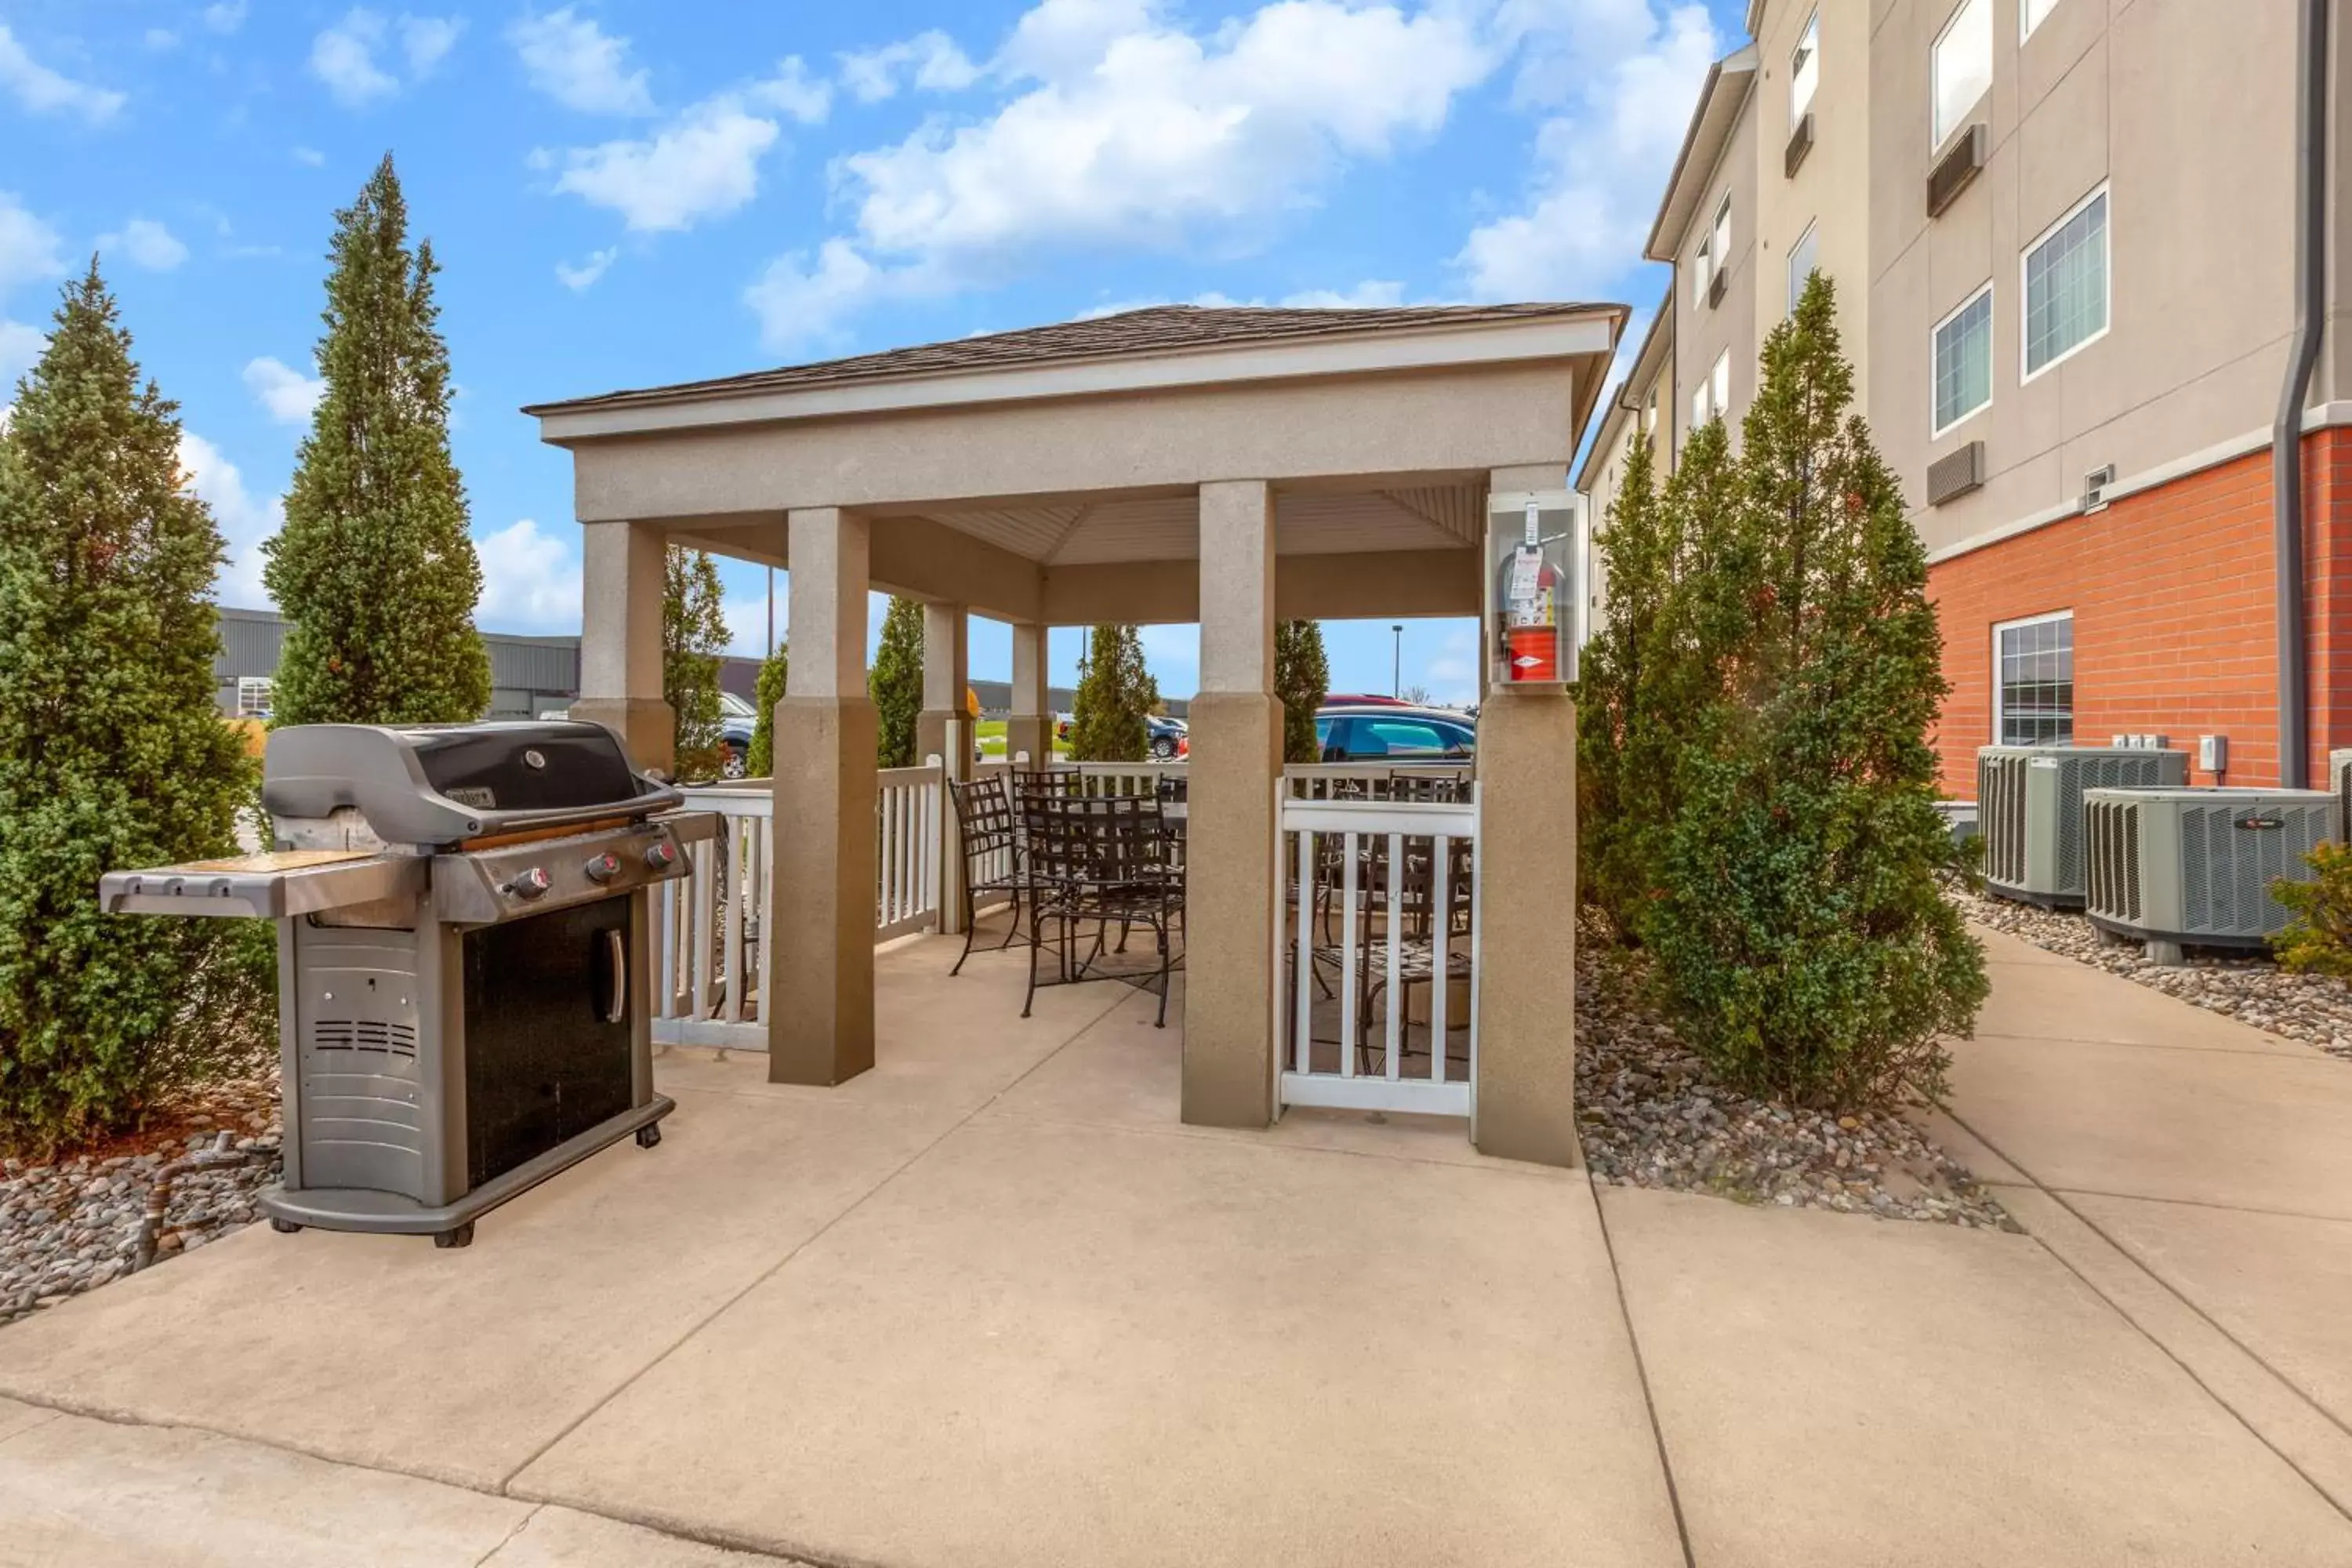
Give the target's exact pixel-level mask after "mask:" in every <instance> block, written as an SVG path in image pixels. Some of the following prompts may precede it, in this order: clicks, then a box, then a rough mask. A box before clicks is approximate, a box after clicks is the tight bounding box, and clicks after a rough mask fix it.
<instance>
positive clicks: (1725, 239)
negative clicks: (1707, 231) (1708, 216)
mask: <svg viewBox="0 0 2352 1568" xmlns="http://www.w3.org/2000/svg"><path fill="white" fill-rule="evenodd" d="M1707 247H1708V253H1709V254H1710V255H1712V256H1713V257H1714V258H1715V265H1716V266H1717V268H1725V267H1728V266H1730V265H1731V197H1730V196H1729V195H1725V196H1724V198H1723V205H1721V206H1719V207H1717V208H1716V209H1715V232H1714V233H1713V234H1711V235H1709V236H1708V237H1707Z"/></svg>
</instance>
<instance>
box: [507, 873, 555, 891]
mask: <svg viewBox="0 0 2352 1568" xmlns="http://www.w3.org/2000/svg"><path fill="white" fill-rule="evenodd" d="M554 885H555V884H554V883H553V882H551V881H550V880H549V879H548V876H547V873H546V871H545V870H543V869H541V868H540V867H537V866H533V867H531V868H530V869H529V870H527V871H520V872H518V873H516V875H515V879H514V880H513V881H511V882H509V883H508V884H507V891H509V892H510V893H512V894H513V895H514V896H515V897H516V898H518V899H536V898H538V897H540V896H541V894H543V893H545V892H546V891H547V889H550V888H551V887H553V886H554Z"/></svg>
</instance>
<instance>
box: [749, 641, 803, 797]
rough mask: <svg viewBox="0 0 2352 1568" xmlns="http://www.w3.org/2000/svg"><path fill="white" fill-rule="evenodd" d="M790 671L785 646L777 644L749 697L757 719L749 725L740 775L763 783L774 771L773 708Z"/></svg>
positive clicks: (789, 658)
mask: <svg viewBox="0 0 2352 1568" xmlns="http://www.w3.org/2000/svg"><path fill="white" fill-rule="evenodd" d="M790 668H792V655H791V652H790V645H789V644H786V643H778V644H777V645H776V651H775V652H773V653H772V654H770V655H769V656H768V657H767V658H763V659H761V661H760V684H759V686H758V687H757V688H756V689H754V691H753V693H752V697H751V705H752V706H753V707H755V708H757V709H759V710H760V716H759V717H758V718H756V719H754V720H753V721H751V750H750V751H749V752H747V753H745V755H744V758H743V772H744V773H746V774H747V775H749V776H750V777H752V778H755V779H763V778H766V777H768V776H769V775H770V774H771V773H774V772H775V771H776V704H777V703H779V702H782V700H784V677H785V675H786V673H787V672H788V671H789V670H790Z"/></svg>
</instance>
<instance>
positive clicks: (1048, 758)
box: [1004, 621, 1054, 768]
mask: <svg viewBox="0 0 2352 1568" xmlns="http://www.w3.org/2000/svg"><path fill="white" fill-rule="evenodd" d="M1049 630H1051V628H1050V627H1048V626H1045V625H1044V624H1042V623H1040V622H1036V621H1015V622H1013V716H1012V717H1011V718H1010V719H1008V720H1006V721H1005V724H1004V755H1005V756H1006V758H1007V759H1008V760H1009V759H1011V758H1013V757H1017V756H1019V755H1020V754H1021V753H1022V752H1028V753H1029V761H1030V763H1031V765H1032V766H1034V767H1040V768H1042V767H1044V766H1045V764H1046V763H1050V762H1052V761H1053V760H1054V710H1053V708H1052V706H1051V705H1050V704H1049V703H1048V702H1047V701H1046V684H1045V637H1046V633H1047V632H1048V631H1049Z"/></svg>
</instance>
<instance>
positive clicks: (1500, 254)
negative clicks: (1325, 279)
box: [1454, 4, 1718, 300]
mask: <svg viewBox="0 0 2352 1568" xmlns="http://www.w3.org/2000/svg"><path fill="white" fill-rule="evenodd" d="M1623 8H1624V7H1622V6H1619V7H1617V9H1618V10H1622V9H1623ZM1636 9H1637V10H1638V11H1639V13H1640V16H1639V20H1640V21H1641V22H1643V24H1645V25H1647V29H1648V30H1647V31H1644V32H1642V33H1640V34H1639V35H1638V36H1637V35H1634V34H1633V33H1631V32H1629V31H1628V30H1626V29H1622V28H1621V29H1619V30H1618V31H1617V32H1615V33H1613V34H1612V36H1611V37H1612V39H1613V40H1615V41H1616V43H1617V44H1618V45H1619V46H1620V52H1618V53H1617V54H1615V55H1614V56H1613V57H1602V58H1595V57H1592V56H1587V57H1585V58H1584V59H1583V68H1582V69H1581V70H1580V71H1579V72H1577V73H1574V74H1573V75H1572V76H1570V77H1567V78H1566V79H1569V80H1574V81H1578V82H1580V83H1582V84H1583V85H1582V86H1581V87H1580V89H1577V92H1576V94H1575V95H1574V96H1572V97H1571V98H1570V100H1568V101H1567V102H1566V103H1565V104H1564V105H1562V106H1561V108H1560V111H1559V113H1557V114H1555V115H1553V116H1552V118H1550V119H1549V120H1547V121H1544V123H1543V125H1542V126H1541V127H1540V128H1539V129H1538V132H1537V133H1536V165H1537V169H1538V177H1537V180H1536V182H1535V188H1534V189H1533V191H1532V192H1531V193H1530V195H1529V198H1528V205H1526V207H1525V208H1524V209H1523V210H1521V211H1519V212H1516V213H1512V214H1509V215H1507V216H1503V217H1500V218H1496V219H1495V220H1494V221H1493V222H1491V223H1487V224H1485V225H1482V226H1480V227H1478V228H1476V229H1474V230H1473V231H1472V232H1471V234H1470V236H1469V237H1468V239H1467V240H1466V241H1465V243H1464V245H1463V247H1462V250H1461V253H1460V254H1459V255H1458V256H1456V257H1455V258H1454V265H1455V266H1456V267H1457V268H1459V269H1460V270H1461V272H1462V274H1463V277H1464V279H1465V282H1466V283H1467V285H1468V287H1469V290H1470V292H1471V293H1472V294H1474V295H1475V296H1476V297H1478V298H1480V299H1488V300H1499V299H1511V300H1540V299H1577V298H1589V297H1591V295H1593V294H1595V293H1598V292H1601V291H1602V290H1604V289H1607V288H1608V287H1610V286H1611V285H1612V283H1613V282H1614V281H1615V280H1616V279H1618V278H1620V277H1621V276H1622V274H1623V272H1624V270H1625V268H1626V265H1627V263H1628V262H1629V261H1630V260H1631V259H1632V258H1633V257H1635V256H1637V255H1638V254H1639V253H1640V250H1641V247H1642V242H1643V238H1644V237H1646V236H1647V235H1648V232H1649V226H1650V220H1651V217H1652V216H1653V215H1654V212H1655V210H1656V205H1657V199H1658V192H1659V190H1660V189H1661V188H1663V186H1664V183H1665V178H1666V175H1667V174H1668V172H1669V171H1670V170H1671V168H1672V166H1673V163H1674V158H1675V151H1676V150H1677V149H1678V148H1679V147H1680V146H1681V145H1682V137H1683V130H1684V127H1685V125H1687V124H1688V123H1689V120H1690V110H1691V105H1692V102H1693V101H1694V100H1695V99H1696V97H1697V93H1698V87H1699V84H1700V82H1701V81H1702V80H1704V79H1705V78H1706V69H1707V66H1708V65H1709V63H1710V62H1712V61H1713V60H1714V58H1715V57H1716V54H1717V47H1718V46H1717V38H1716V35H1715V29H1714V27H1713V26H1712V25H1711V24H1710V23H1709V21H1708V19H1707V14H1706V9H1705V8H1704V7H1703V6H1699V5H1684V6H1681V7H1680V8H1678V9H1676V10H1675V11H1673V12H1671V13H1670V14H1668V15H1667V16H1665V17H1664V19H1663V20H1659V19H1657V18H1655V17H1654V16H1653V14H1652V13H1651V11H1650V8H1649V6H1648V5H1647V4H1643V5H1640V6H1638V7H1636ZM1528 47H1529V50H1530V54H1531V57H1532V58H1546V57H1547V56H1548V54H1549V50H1550V49H1552V48H1554V47H1558V42H1557V37H1556V36H1553V35H1538V36H1537V37H1534V38H1533V39H1532V40H1531V41H1530V43H1529V46H1528Z"/></svg>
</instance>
